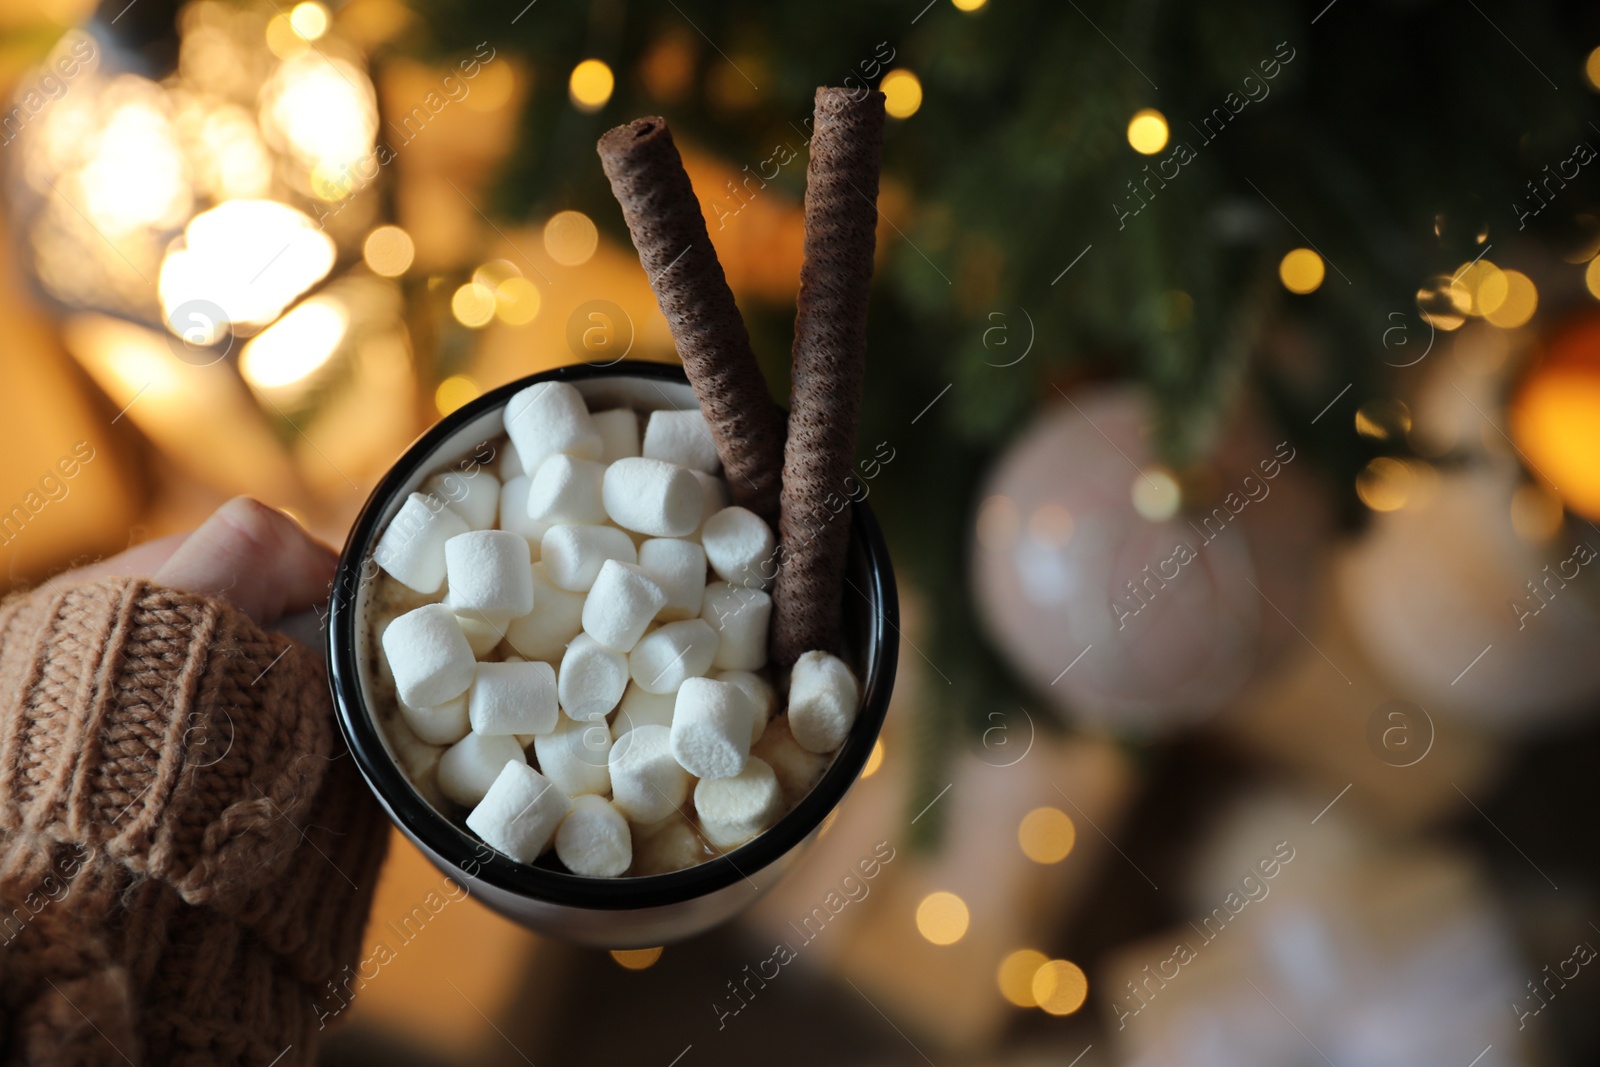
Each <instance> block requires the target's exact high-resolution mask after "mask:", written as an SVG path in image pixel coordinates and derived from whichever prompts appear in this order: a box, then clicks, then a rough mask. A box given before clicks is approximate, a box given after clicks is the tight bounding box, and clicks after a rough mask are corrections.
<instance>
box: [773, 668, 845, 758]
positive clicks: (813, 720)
mask: <svg viewBox="0 0 1600 1067" xmlns="http://www.w3.org/2000/svg"><path fill="white" fill-rule="evenodd" d="M860 703H861V691H860V689H859V688H858V687H857V686H856V676H855V675H853V674H851V673H850V668H849V667H846V666H845V664H844V660H842V659H840V658H839V657H838V656H834V655H831V654H829V653H827V652H805V653H802V654H801V656H800V658H799V659H797V660H795V664H794V670H793V671H792V672H791V673H790V675H789V729H790V730H792V731H794V739H795V740H796V741H798V742H799V743H800V747H802V748H804V749H806V750H807V751H808V752H817V753H823V752H832V751H833V750H834V749H836V748H838V747H839V746H840V745H842V744H844V739H845V738H846V737H847V736H848V735H849V733H850V727H851V726H853V725H855V721H856V708H857V706H858V705H859V704H860Z"/></svg>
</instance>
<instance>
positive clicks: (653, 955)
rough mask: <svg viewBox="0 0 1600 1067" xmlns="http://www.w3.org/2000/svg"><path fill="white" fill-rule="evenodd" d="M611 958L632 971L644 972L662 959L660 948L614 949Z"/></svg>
mask: <svg viewBox="0 0 1600 1067" xmlns="http://www.w3.org/2000/svg"><path fill="white" fill-rule="evenodd" d="M611 958H612V959H614V960H616V961H617V962H618V963H619V964H621V965H622V966H623V967H625V968H626V969H628V970H630V971H642V970H644V969H645V968H647V967H649V966H651V965H653V964H654V963H655V962H656V960H659V959H660V958H661V949H660V948H614V949H612V950H611Z"/></svg>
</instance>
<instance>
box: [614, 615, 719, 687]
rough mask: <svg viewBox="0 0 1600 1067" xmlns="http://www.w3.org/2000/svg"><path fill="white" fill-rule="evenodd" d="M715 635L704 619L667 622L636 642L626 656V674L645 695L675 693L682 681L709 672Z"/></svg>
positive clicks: (714, 648)
mask: <svg viewBox="0 0 1600 1067" xmlns="http://www.w3.org/2000/svg"><path fill="white" fill-rule="evenodd" d="M716 654H717V635H716V633H715V631H713V630H712V629H711V627H710V626H709V625H707V623H706V621H705V620H704V619H685V620H683V621H682V622H669V623H667V624H666V625H665V626H663V627H661V628H660V629H659V630H652V631H650V632H649V633H647V634H645V635H644V636H643V637H641V638H640V639H639V643H638V644H636V645H634V646H633V651H631V652H629V653H628V673H629V675H631V676H632V678H633V680H634V682H636V683H637V684H638V686H639V688H640V689H643V690H644V691H645V692H647V693H658V694H659V693H676V692H677V691H678V687H679V686H681V685H682V684H683V682H684V679H686V678H698V677H699V676H700V675H702V674H704V673H706V671H708V670H710V669H711V663H712V661H713V659H714V658H715V657H716Z"/></svg>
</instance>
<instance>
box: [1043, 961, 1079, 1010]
mask: <svg viewBox="0 0 1600 1067" xmlns="http://www.w3.org/2000/svg"><path fill="white" fill-rule="evenodd" d="M1088 996H1089V978H1088V976H1087V975H1085V974H1084V973H1083V968H1082V967H1079V966H1078V965H1077V964H1076V963H1073V962H1072V961H1071V960H1047V961H1046V962H1044V963H1043V964H1041V965H1040V966H1039V969H1038V970H1037V971H1035V972H1034V973H1033V999H1034V1000H1036V1001H1038V1003H1039V1007H1041V1008H1043V1009H1044V1010H1045V1011H1047V1012H1049V1013H1050V1014H1051V1015H1071V1014H1072V1013H1073V1012H1075V1011H1077V1010H1078V1009H1079V1008H1081V1007H1083V1002H1084V1000H1086V999H1087V998H1088Z"/></svg>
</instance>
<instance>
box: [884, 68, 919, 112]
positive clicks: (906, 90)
mask: <svg viewBox="0 0 1600 1067" xmlns="http://www.w3.org/2000/svg"><path fill="white" fill-rule="evenodd" d="M878 88H879V90H881V91H882V92H883V98H884V99H883V110H884V111H886V112H888V113H889V117H890V118H895V119H908V118H910V117H911V116H912V115H915V114H916V113H917V109H918V108H919V107H921V106H922V81H921V80H920V79H919V78H918V77H917V76H916V75H915V74H913V73H911V72H910V71H909V70H906V69H904V68H901V69H899V70H891V71H890V72H889V73H887V74H885V75H884V76H883V81H881V82H879V83H878Z"/></svg>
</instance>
